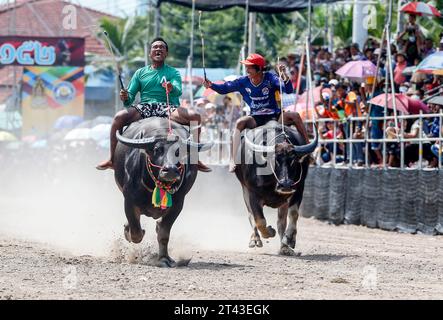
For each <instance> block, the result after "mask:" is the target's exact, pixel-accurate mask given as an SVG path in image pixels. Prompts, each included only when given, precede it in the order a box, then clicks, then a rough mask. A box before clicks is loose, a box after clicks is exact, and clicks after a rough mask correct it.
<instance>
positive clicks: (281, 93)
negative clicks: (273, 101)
mask: <svg viewBox="0 0 443 320" xmlns="http://www.w3.org/2000/svg"><path fill="white" fill-rule="evenodd" d="M277 69H278V82H279V84H280V109H281V129H282V132H285V128H284V125H285V121H284V110H283V86H282V83H281V82H282V72H281V70H280V57H277Z"/></svg>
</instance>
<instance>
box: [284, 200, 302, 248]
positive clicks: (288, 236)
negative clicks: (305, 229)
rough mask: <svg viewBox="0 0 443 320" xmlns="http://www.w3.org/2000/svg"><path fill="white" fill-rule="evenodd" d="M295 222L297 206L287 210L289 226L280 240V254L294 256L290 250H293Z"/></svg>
mask: <svg viewBox="0 0 443 320" xmlns="http://www.w3.org/2000/svg"><path fill="white" fill-rule="evenodd" d="M297 221H298V204H294V205H292V206H291V207H290V208H289V224H288V228H287V229H286V232H285V234H284V236H283V237H282V240H281V249H280V253H281V254H284V255H294V251H293V250H292V249H294V248H295V243H296V237H297ZM283 248H284V249H283ZM291 248H292V249H291Z"/></svg>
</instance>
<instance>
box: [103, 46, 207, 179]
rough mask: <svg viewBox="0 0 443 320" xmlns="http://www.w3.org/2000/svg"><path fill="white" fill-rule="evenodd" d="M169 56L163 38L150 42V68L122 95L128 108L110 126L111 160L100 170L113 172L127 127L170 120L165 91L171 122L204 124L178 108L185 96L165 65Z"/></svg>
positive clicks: (140, 71)
mask: <svg viewBox="0 0 443 320" xmlns="http://www.w3.org/2000/svg"><path fill="white" fill-rule="evenodd" d="M167 56H168V44H167V43H166V41H165V40H163V39H162V38H156V39H154V40H153V41H152V42H151V51H150V54H149V57H150V59H151V64H150V65H149V66H146V67H143V68H141V69H138V70H137V71H136V72H135V74H134V76H133V77H132V79H131V82H130V83H129V87H128V89H127V90H125V89H122V90H121V91H120V99H121V100H122V101H123V104H124V106H125V107H126V108H125V109H124V110H121V111H119V112H117V114H116V115H115V117H114V121H113V123H112V126H111V134H110V139H111V147H110V153H111V154H110V158H109V159H108V160H106V161H103V162H102V163H100V164H99V165H98V166H97V169H99V170H106V169H113V160H114V151H115V148H116V146H117V137H116V132H117V130H119V131H121V130H122V129H123V127H124V126H128V125H129V124H131V123H132V122H135V121H138V120H140V119H144V118H149V117H164V118H167V117H168V116H169V112H168V103H167V96H166V91H168V93H169V108H170V109H169V110H170V112H171V115H170V117H171V120H172V121H175V122H177V123H180V124H183V125H189V124H190V123H191V122H195V123H198V125H200V124H201V117H200V115H199V114H198V113H196V112H194V111H191V110H188V109H185V108H180V107H179V105H180V102H179V97H180V96H181V94H182V82H181V77H180V73H179V72H178V71H177V70H176V69H174V68H173V67H170V66H168V65H167V64H165V59H166V57H167ZM137 93H140V103H138V104H133V102H134V100H135V97H136V95H137ZM198 169H199V170H200V171H203V172H209V171H211V169H210V168H208V167H207V166H205V165H204V164H203V163H202V162H200V161H199V162H198Z"/></svg>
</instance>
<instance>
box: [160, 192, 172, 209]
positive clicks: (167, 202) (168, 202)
mask: <svg viewBox="0 0 443 320" xmlns="http://www.w3.org/2000/svg"><path fill="white" fill-rule="evenodd" d="M171 206H172V197H171V195H170V194H169V192H167V191H165V193H164V195H163V199H162V204H161V208H162V209H166V208H170V207H171Z"/></svg>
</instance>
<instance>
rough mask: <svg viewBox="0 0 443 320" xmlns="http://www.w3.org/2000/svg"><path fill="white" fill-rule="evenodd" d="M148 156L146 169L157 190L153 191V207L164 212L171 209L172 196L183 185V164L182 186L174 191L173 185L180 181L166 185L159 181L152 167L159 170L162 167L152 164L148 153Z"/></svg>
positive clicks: (175, 180)
mask: <svg viewBox="0 0 443 320" xmlns="http://www.w3.org/2000/svg"><path fill="white" fill-rule="evenodd" d="M145 155H146V168H147V169H148V173H149V176H150V177H151V179H152V181H153V182H154V184H155V188H154V190H153V191H152V205H153V206H154V208H160V209H162V210H164V209H167V208H170V207H171V206H172V195H173V194H174V193H175V192H177V190H178V189H179V188H180V187H181V184H182V182H183V172H184V169H183V164H182V163H180V167H179V170H180V184H179V186H178V187H177V188H174V190H173V189H172V185H173V184H174V183H175V182H177V180H178V179H174V180H173V181H172V182H171V183H168V184H167V183H164V182H162V181H160V180H159V179H157V178H156V177H155V175H154V173H153V172H152V167H154V168H157V169H160V170H161V169H162V168H163V167H162V166H158V165H156V164H154V163H152V161H151V158H150V157H149V155H148V154H147V153H145Z"/></svg>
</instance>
